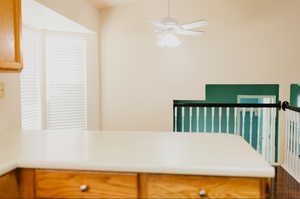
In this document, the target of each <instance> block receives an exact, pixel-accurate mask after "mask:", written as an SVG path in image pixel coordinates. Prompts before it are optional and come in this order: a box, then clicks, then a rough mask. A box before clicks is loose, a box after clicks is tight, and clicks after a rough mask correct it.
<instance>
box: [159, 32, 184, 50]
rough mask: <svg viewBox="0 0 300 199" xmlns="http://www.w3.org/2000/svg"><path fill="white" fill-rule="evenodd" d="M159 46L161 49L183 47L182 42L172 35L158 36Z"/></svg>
mask: <svg viewBox="0 0 300 199" xmlns="http://www.w3.org/2000/svg"><path fill="white" fill-rule="evenodd" d="M157 45H158V46H159V47H161V48H176V47H178V46H180V45H181V41H180V40H179V39H178V37H177V36H175V35H174V34H172V33H164V34H159V35H158V42H157Z"/></svg>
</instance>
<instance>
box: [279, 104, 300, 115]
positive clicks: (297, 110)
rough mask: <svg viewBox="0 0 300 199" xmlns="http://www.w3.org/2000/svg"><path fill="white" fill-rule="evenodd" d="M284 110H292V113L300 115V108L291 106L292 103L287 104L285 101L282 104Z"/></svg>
mask: <svg viewBox="0 0 300 199" xmlns="http://www.w3.org/2000/svg"><path fill="white" fill-rule="evenodd" d="M282 110H284V111H286V110H292V111H295V112H298V113H300V108H299V107H295V106H291V105H290V103H289V102H287V101H284V102H283V103H282Z"/></svg>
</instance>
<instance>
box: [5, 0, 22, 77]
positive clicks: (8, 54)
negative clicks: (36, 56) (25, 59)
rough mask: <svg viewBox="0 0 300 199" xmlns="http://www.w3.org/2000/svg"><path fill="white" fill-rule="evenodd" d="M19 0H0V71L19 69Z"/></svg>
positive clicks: (20, 58)
mask: <svg viewBox="0 0 300 199" xmlns="http://www.w3.org/2000/svg"><path fill="white" fill-rule="evenodd" d="M21 25H22V22H21V0H0V71H17V72H18V71H21V70H22V54H21Z"/></svg>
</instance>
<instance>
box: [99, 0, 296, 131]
mask: <svg viewBox="0 0 300 199" xmlns="http://www.w3.org/2000/svg"><path fill="white" fill-rule="evenodd" d="M163 2H164V1H162V0H151V1H149V0H140V1H136V3H132V4H130V5H128V6H121V7H116V8H109V9H105V10H103V12H102V21H103V24H102V48H101V51H102V53H101V64H102V72H101V85H102V89H101V91H102V99H101V103H102V104H101V110H102V127H103V129H104V130H155V131H170V130H172V100H173V99H203V98H204V93H205V90H204V86H205V84H207V83H280V86H281V96H282V97H281V99H282V100H285V99H288V96H289V84H290V83H294V82H298V80H299V72H300V67H299V66H300V59H299V58H298V57H299V56H298V53H299V52H300V37H299V35H300V26H299V21H300V15H299V11H300V1H298V0H289V1H273V0H226V1H225V0H224V1H220V0H184V1H183V0H173V2H174V3H173V11H172V12H173V15H174V17H176V18H178V19H179V20H180V22H181V23H186V22H192V21H194V20H198V19H206V20H208V21H209V26H208V27H207V28H203V30H206V32H207V33H206V34H205V35H204V36H202V37H191V38H186V37H184V38H182V40H183V45H182V46H181V47H179V48H176V49H161V48H158V47H157V46H156V45H155V41H156V40H155V39H156V38H155V34H154V33H153V31H154V27H152V26H151V25H150V23H149V22H150V21H152V20H158V19H160V18H162V17H164V16H165V15H166V11H167V10H166V7H164V3H163Z"/></svg>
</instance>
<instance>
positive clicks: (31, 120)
mask: <svg viewBox="0 0 300 199" xmlns="http://www.w3.org/2000/svg"><path fill="white" fill-rule="evenodd" d="M37 35H39V36H37ZM82 35H83V34H75V33H60V32H50V31H39V30H31V29H30V28H24V36H23V37H24V44H23V48H24V49H25V50H24V71H23V73H22V75H21V84H22V86H21V89H22V128H23V129H50V130H55V129H87V99H86V86H87V85H86V51H87V49H86V38H85V37H84V36H82ZM32 44H34V45H32ZM41 91H42V92H41Z"/></svg>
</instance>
